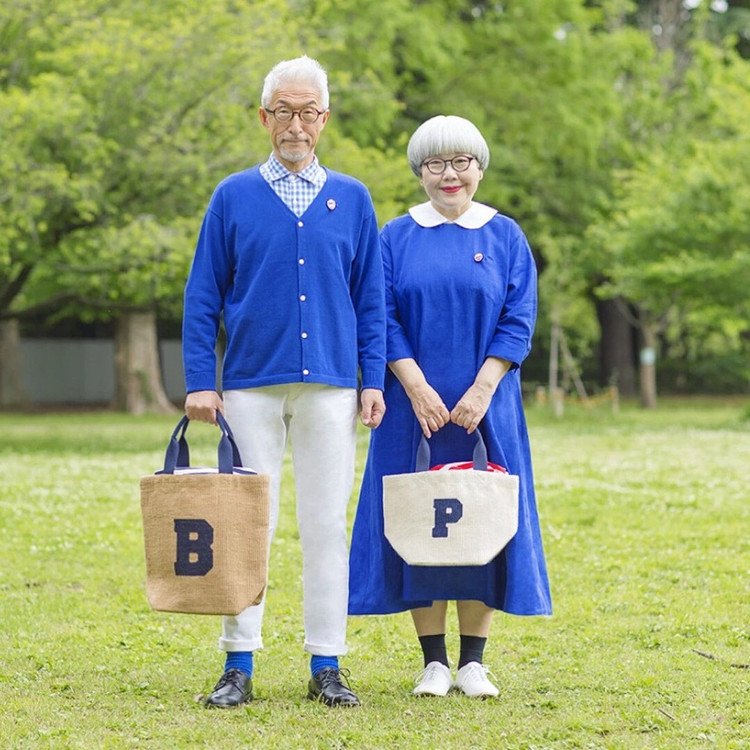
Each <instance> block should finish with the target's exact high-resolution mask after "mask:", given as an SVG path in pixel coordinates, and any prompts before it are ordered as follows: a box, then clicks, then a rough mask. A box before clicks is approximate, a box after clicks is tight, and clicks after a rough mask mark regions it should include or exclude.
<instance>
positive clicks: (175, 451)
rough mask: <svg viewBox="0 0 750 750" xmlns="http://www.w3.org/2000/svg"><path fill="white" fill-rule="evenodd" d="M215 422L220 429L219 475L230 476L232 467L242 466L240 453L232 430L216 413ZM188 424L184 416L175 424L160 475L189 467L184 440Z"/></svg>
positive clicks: (188, 456)
mask: <svg viewBox="0 0 750 750" xmlns="http://www.w3.org/2000/svg"><path fill="white" fill-rule="evenodd" d="M216 422H217V423H218V425H219V428H220V429H221V440H219V448H218V457H219V474H231V473H232V471H233V467H235V466H242V459H241V458H240V451H239V448H237V443H235V442H234V435H233V434H232V430H231V429H230V428H229V425H228V424H227V421H226V419H224V417H223V416H222V415H221V414H220V413H219V412H216ZM189 423H190V420H189V419H188V418H187V417H186V416H185V417H183V418H182V419H181V420H180V421H179V422H178V423H177V427H175V429H174V432H173V433H172V437H171V438H170V439H169V445H167V452H166V454H165V455H164V469H163V471H160V472H159V473H160V474H174V472H175V469H186V468H188V467H189V466H190V449H189V448H188V444H187V439H186V438H185V432H186V431H187V428H188V424H189ZM178 435H179V437H178Z"/></svg>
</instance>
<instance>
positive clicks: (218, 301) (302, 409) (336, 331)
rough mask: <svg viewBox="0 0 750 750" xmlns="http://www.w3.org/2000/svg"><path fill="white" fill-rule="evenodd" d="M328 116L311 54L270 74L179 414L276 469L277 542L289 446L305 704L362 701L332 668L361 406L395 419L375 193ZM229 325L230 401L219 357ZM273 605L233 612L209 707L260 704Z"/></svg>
mask: <svg viewBox="0 0 750 750" xmlns="http://www.w3.org/2000/svg"><path fill="white" fill-rule="evenodd" d="M328 107H329V96H328V81H327V76H326V73H325V71H324V70H323V68H322V67H321V66H320V64H319V63H318V62H316V61H315V60H312V59H310V58H309V57H306V56H304V57H300V58H296V59H293V60H285V61H283V62H280V63H279V64H278V65H276V66H275V67H274V68H273V69H272V70H271V71H270V73H269V74H268V75H267V76H266V79H265V82H264V86H263V92H262V96H261V107H260V109H259V115H260V121H261V124H262V125H263V127H264V128H265V129H266V130H267V131H268V134H269V136H270V138H271V143H272V146H273V151H272V153H271V155H270V157H269V158H268V160H267V161H266V162H265V163H263V164H261V165H259V166H255V167H253V168H251V169H247V170H244V171H242V172H239V173H236V174H233V175H230V176H229V177H227V178H226V179H225V180H223V181H222V182H221V183H220V184H219V186H218V187H217V188H216V190H215V192H214V194H213V196H212V198H211V201H210V203H209V206H208V210H207V212H206V214H205V218H204V220H203V225H202V228H201V232H200V236H199V239H198V243H197V247H196V252H195V257H194V260H193V265H192V268H191V271H190V276H189V278H188V281H187V285H186V288H185V310H184V320H183V358H184V365H185V380H186V390H187V398H186V401H185V413H186V414H187V416H188V417H189V418H190V419H196V420H200V421H204V422H209V423H213V422H215V420H216V412H217V411H219V412H221V413H222V414H224V415H225V416H226V418H227V421H228V422H229V424H230V426H231V428H232V431H233V432H234V435H235V439H236V441H237V445H238V447H239V450H240V455H241V456H242V459H243V462H244V464H245V465H246V466H250V467H252V468H253V469H255V470H256V471H258V472H260V473H264V474H270V475H271V519H270V520H271V537H273V533H274V530H275V528H276V523H277V519H278V513H279V486H280V480H281V466H282V459H283V455H284V450H285V446H286V442H287V438H288V437H290V438H291V442H292V458H293V466H294V477H295V487H296V495H297V518H298V523H299V533H300V540H301V544H302V554H303V586H304V595H303V596H304V626H305V643H304V648H305V650H306V651H307V652H309V653H310V654H311V661H310V669H311V678H310V681H309V683H308V697H309V698H311V699H315V700H320V701H322V702H323V703H325V704H327V705H330V706H333V705H346V706H353V705H357V704H358V703H359V701H358V699H357V696H356V695H355V694H354V693H353V692H352V691H351V689H349V687H348V686H347V685H345V684H344V683H343V682H342V678H341V673H340V671H339V664H338V657H339V656H341V655H343V654H344V653H345V652H346V643H345V639H346V618H347V596H348V551H347V532H346V508H347V503H348V500H349V497H350V494H351V490H352V485H353V481H354V461H355V443H356V418H357V412H358V410H359V412H360V418H361V421H362V423H363V424H365V425H366V426H367V427H370V428H375V427H377V426H378V425H379V424H380V421H381V420H382V417H383V413H384V411H385V405H384V401H383V380H384V372H385V307H384V305H385V303H384V286H383V268H382V261H381V256H380V251H379V245H378V228H377V222H376V219H375V213H374V209H373V205H372V201H371V199H370V195H369V193H368V191H367V189H366V188H365V186H364V185H362V184H361V183H360V182H358V181H357V180H355V179H353V178H351V177H348V176H346V175H343V174H340V173H337V172H333V171H331V170H328V169H324V168H323V167H322V166H321V165H320V164H319V162H318V159H317V157H316V156H315V146H316V144H317V142H318V138H319V136H320V134H321V133H322V131H323V129H324V127H325V124H326V122H327V121H328V117H329V108H328ZM222 320H223V323H224V327H225V330H226V337H227V339H226V353H225V357H224V361H223V366H222V390H223V398H222V396H220V395H219V393H218V390H217V384H216V360H215V354H214V352H215V345H216V339H217V335H218V333H219V325H220V321H222ZM358 386H359V387H360V389H361V390H360V391H359V394H358ZM264 604H265V599H264V600H263V602H261V603H260V604H259V605H256V606H252V607H249V608H248V609H246V610H245V611H244V612H242V613H240V614H239V615H237V616H236V617H224V618H223V630H222V635H221V638H220V639H219V648H220V649H221V650H223V651H225V652H226V661H225V665H224V673H223V675H222V677H221V679H220V680H219V682H218V683H217V684H216V686H215V687H214V689H213V691H212V692H211V693H210V695H209V696H208V698H207V699H206V701H205V702H206V705H208V706H216V707H223V708H226V707H231V706H237V705H240V704H242V703H245V702H247V701H249V700H251V699H252V695H253V694H252V679H251V678H252V675H253V653H254V652H255V651H257V650H258V649H260V648H262V646H263V640H262V636H261V625H262V619H263V609H264Z"/></svg>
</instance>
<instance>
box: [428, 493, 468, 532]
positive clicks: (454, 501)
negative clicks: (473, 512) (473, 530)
mask: <svg viewBox="0 0 750 750" xmlns="http://www.w3.org/2000/svg"><path fill="white" fill-rule="evenodd" d="M433 507H434V508H435V525H434V526H433V527H432V536H433V537H435V538H444V537H447V536H448V524H449V523H458V522H459V521H460V520H461V516H463V514H464V506H463V504H462V503H461V501H460V500H459V499H458V498H457V497H447V498H446V497H438V498H435V500H434V502H433Z"/></svg>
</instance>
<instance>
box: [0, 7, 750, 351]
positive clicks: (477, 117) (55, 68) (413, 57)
mask: <svg viewBox="0 0 750 750" xmlns="http://www.w3.org/2000/svg"><path fill="white" fill-rule="evenodd" d="M713 6H714V7H715V8H717V9H721V8H720V6H721V4H720V3H714V4H713ZM726 11H727V12H725V13H723V12H722V13H720V12H717V10H711V9H710V6H709V3H708V2H707V0H704V2H698V1H697V0H695V1H693V2H684V3H667V2H664V1H663V0H641V1H640V2H638V3H635V2H630V1H629V0H587V1H584V0H506V1H505V2H503V3H496V2H489V1H485V0H423V1H421V2H418V3H414V2H409V0H382V2H379V3H362V2H359V1H358V0H219V2H218V3H213V4H211V5H205V4H204V3H201V2H199V1H198V0H156V2H146V0H132V1H130V2H124V1H119V2H118V1H115V2H104V1H103V0H94V2H91V1H90V0H89V1H88V2H84V0H19V1H18V2H15V3H6V4H3V5H2V7H0V136H1V137H2V143H3V148H2V150H0V318H2V317H6V318H7V317H13V316H18V315H20V314H23V312H24V310H29V309H31V310H34V309H36V310H39V309H46V310H53V311H55V312H57V313H61V312H66V311H69V310H71V309H75V311H76V314H77V315H79V316H82V317H85V316H88V317H107V316H117V315H118V311H119V310H122V309H131V310H134V309H142V310H157V311H158V313H159V314H160V315H161V316H167V317H173V318H177V317H179V313H180V305H181V297H182V286H183V283H184V279H185V275H186V273H187V266H188V264H189V259H190V256H191V254H192V250H193V245H194V239H195V236H196V233H197V229H198V224H199V221H200V217H201V215H202V213H203V210H204V207H205V205H206V202H207V200H208V197H209V194H210V192H211V190H212V189H213V187H214V185H215V184H216V183H217V182H218V181H219V180H220V179H221V178H222V177H223V176H225V175H226V174H227V173H229V172H232V171H236V170H238V169H242V168H244V167H246V166H249V165H250V164H253V163H257V162H258V161H261V160H262V159H264V158H265V157H266V155H267V153H268V151H269V143H268V139H267V134H266V133H265V131H264V130H263V129H262V128H261V127H260V125H259V124H258V122H257V114H256V112H257V108H258V106H259V92H260V88H261V85H262V80H263V76H264V75H265V73H266V72H267V70H268V69H269V68H270V67H271V66H272V65H273V64H274V63H275V62H277V61H278V60H280V59H282V58H288V57H293V56H296V55H298V54H301V53H307V54H310V55H312V56H315V57H317V58H318V59H320V60H321V62H322V63H323V64H324V66H325V67H326V68H327V69H328V71H329V79H330V85H331V113H332V114H331V118H330V120H329V122H328V125H327V127H326V131H325V134H324V136H323V138H322V139H321V141H320V144H319V147H318V151H319V154H320V156H321V160H322V161H323V163H324V164H326V166H329V167H331V168H333V169H337V170H341V171H344V172H349V173H350V174H353V175H354V176H356V177H358V178H359V179H361V180H363V181H364V182H365V183H366V184H367V185H368V187H369V188H370V190H371V192H372V195H373V199H374V201H375V205H376V209H377V211H378V216H379V219H380V221H381V222H384V221H386V220H388V219H390V218H392V217H393V216H395V215H396V214H398V213H401V212H403V211H404V210H405V209H406V208H407V207H408V206H409V205H410V204H412V203H414V202H415V201H418V200H423V199H424V196H423V193H422V191H421V189H420V187H419V185H418V181H417V180H415V179H414V177H413V175H412V174H411V173H410V171H409V169H408V166H407V164H406V158H405V148H406V142H407V140H408V138H409V136H410V135H411V133H412V132H413V131H414V129H415V128H416V127H417V126H418V125H419V124H420V123H421V122H422V121H423V120H424V119H426V118H427V117H430V116H432V115H434V114H438V113H445V114H460V115H464V116H466V117H468V118H470V119H472V120H473V121H474V122H476V124H477V125H478V126H479V127H480V129H481V130H482V131H483V133H484V134H485V136H486V137H487V140H488V141H489V143H490V147H491V151H492V160H491V164H490V168H489V169H488V170H487V172H486V174H485V177H484V180H483V182H482V185H481V189H480V192H479V194H478V196H477V197H478V199H479V200H482V201H484V202H486V203H490V204H493V205H495V206H497V207H498V208H499V209H500V210H501V211H503V212H504V213H507V214H509V215H511V216H513V217H515V218H517V219H518V220H519V221H520V223H521V224H522V226H523V227H524V229H525V230H526V232H527V234H528V235H529V237H530V240H531V244H532V246H533V248H534V250H535V252H536V253H537V256H538V259H539V261H540V267H541V268H542V269H543V273H542V277H541V279H542V283H541V291H542V308H541V309H542V315H541V318H540V325H539V327H538V328H539V331H540V335H545V331H546V328H547V323H548V318H549V317H551V316H554V317H555V318H556V319H558V320H560V321H561V322H562V324H563V326H564V327H565V328H566V332H567V333H568V336H567V338H568V340H569V342H570V345H571V349H572V350H573V352H574V354H577V355H578V356H586V355H588V354H590V353H592V352H593V351H594V350H595V347H596V344H597V339H598V337H599V336H600V331H599V330H598V326H597V319H596V316H595V315H594V313H593V306H592V304H593V302H595V301H596V299H597V295H598V296H602V295H605V296H606V295H612V296H618V297H621V298H623V299H624V300H625V302H627V303H630V305H631V306H632V305H636V306H637V307H638V310H639V312H640V314H641V315H642V320H643V319H645V318H646V317H649V318H652V319H654V320H665V321H668V325H667V326H666V327H665V328H664V333H663V337H665V338H663V344H664V345H665V346H667V348H669V347H674V351H676V350H677V347H678V343H679V342H685V341H690V347H687V348H689V349H690V351H691V352H692V353H691V356H693V357H695V358H696V359H698V358H700V357H701V356H705V354H706V352H707V351H708V347H709V346H710V347H713V348H712V349H711V351H715V350H717V349H720V348H721V347H725V348H728V349H729V350H731V351H733V352H737V351H739V347H740V346H741V344H740V342H741V340H742V337H741V329H742V327H743V326H742V323H741V319H742V316H743V315H744V316H745V320H746V317H747V315H746V310H745V309H744V308H742V307H741V306H742V304H743V300H744V298H743V297H742V288H743V284H742V279H743V278H744V274H746V269H747V265H746V264H747V256H746V252H747V250H746V248H747V244H748V238H747V233H746V231H747V230H746V227H747V226H748V222H747V218H748V217H747V214H746V208H745V207H746V206H747V205H748V200H747V186H746V184H745V183H746V178H745V175H747V174H748V156H747V140H748V125H747V123H748V122H750V98H749V97H748V90H747V89H748V80H750V71H749V70H748V66H749V65H750V64H749V63H748V62H747V61H746V60H744V59H742V57H741V54H738V51H737V50H739V53H742V50H743V49H744V47H743V44H745V46H746V36H747V30H748V25H747V12H748V7H747V3H746V2H745V0H742V1H741V2H740V1H738V2H730V3H729V4H728V7H727V9H726ZM749 38H750V37H749ZM743 40H745V41H743ZM743 228H744V230H743ZM743 231H744V234H743ZM738 310H739V312H738ZM745 328H746V326H745ZM708 329H710V331H709V330H708ZM717 342H719V343H717ZM681 346H682V350H686V347H685V346H684V345H681ZM539 348H540V347H537V350H539Z"/></svg>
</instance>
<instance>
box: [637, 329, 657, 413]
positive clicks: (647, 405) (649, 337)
mask: <svg viewBox="0 0 750 750" xmlns="http://www.w3.org/2000/svg"><path fill="white" fill-rule="evenodd" d="M641 335H642V343H641V352H640V360H641V370H640V372H641V406H643V408H644V409H655V408H656V329H655V328H654V326H653V325H651V323H649V322H648V321H642V323H641Z"/></svg>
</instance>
